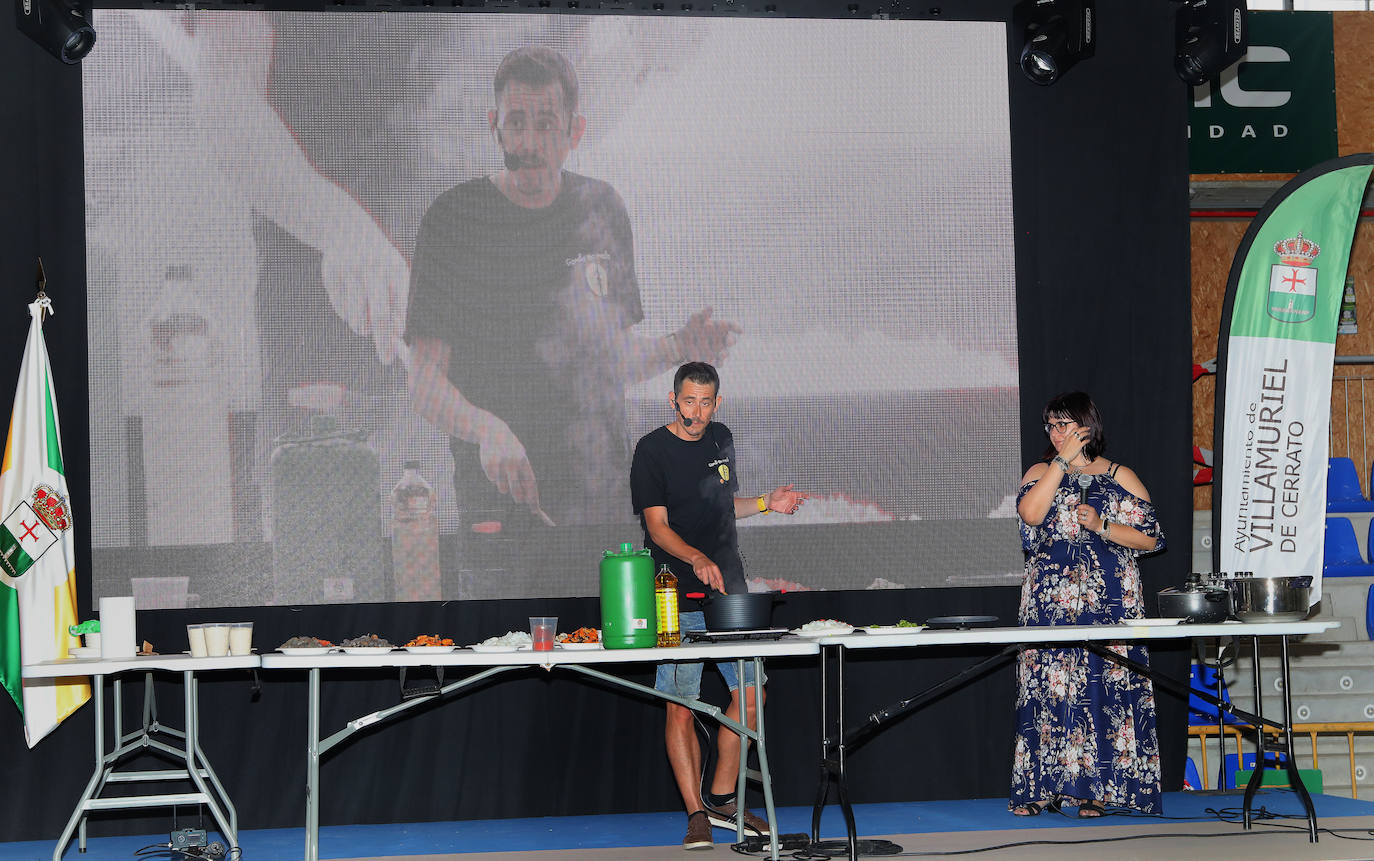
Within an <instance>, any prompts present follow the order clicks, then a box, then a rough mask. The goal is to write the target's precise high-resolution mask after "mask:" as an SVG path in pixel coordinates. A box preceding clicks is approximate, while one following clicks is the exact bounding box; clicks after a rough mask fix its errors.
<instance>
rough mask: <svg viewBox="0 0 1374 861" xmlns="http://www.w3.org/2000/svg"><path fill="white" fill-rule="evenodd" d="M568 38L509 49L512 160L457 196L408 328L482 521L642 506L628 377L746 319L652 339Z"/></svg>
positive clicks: (600, 514) (470, 507)
mask: <svg viewBox="0 0 1374 861" xmlns="http://www.w3.org/2000/svg"><path fill="white" fill-rule="evenodd" d="M577 92H578V85H577V76H576V73H575V72H574V70H573V67H572V64H571V63H570V62H569V61H568V60H567V58H565V57H563V56H562V55H561V54H559V53H558V52H556V51H553V50H551V49H549V48H543V47H526V48H520V49H517V50H515V51H512V52H511V53H510V54H508V55H507V56H506V57H505V59H503V60H502V61H501V64H500V66H499V67H498V68H497V71H496V76H495V79H494V93H495V98H496V107H495V108H494V109H493V110H492V111H491V112H490V114H489V116H488V121H489V124H490V128H491V133H492V135H493V137H494V139H495V141H496V143H497V144H498V146H499V147H500V148H501V151H502V155H503V159H504V163H505V169H504V170H501V171H499V172H497V173H495V174H492V175H491V176H486V177H481V178H478V179H474V180H470V181H468V182H465V183H463V184H461V185H459V186H457V187H455V188H453V189H450V190H449V191H448V192H446V193H444V194H443V195H441V196H440V197H439V198H438V200H436V201H435V202H434V204H433V205H432V206H431V207H430V209H429V211H428V212H427V213H426V214H425V217H424V220H423V222H422V224H421V226H420V232H419V235H418V237H417V239H416V244H415V259H414V262H413V265H412V274H411V285H410V307H409V311H408V314H407V319H406V334H405V337H406V340H407V342H408V343H409V344H410V345H411V360H412V361H411V393H412V401H413V403H414V405H415V409H416V411H417V412H419V413H420V414H421V415H422V416H424V417H425V418H426V419H428V420H429V421H430V422H431V423H433V424H434V425H435V426H436V427H438V428H439V429H440V430H442V431H443V432H445V433H446V434H448V436H449V437H450V438H451V447H452V451H453V461H454V484H455V488H456V490H457V492H458V505H459V507H460V510H461V511H462V512H463V521H464V528H465V530H469V529H474V528H475V529H476V531H479V532H496V531H498V530H500V529H501V528H502V527H503V526H505V525H511V526H529V527H540V526H552V525H554V524H557V525H560V526H561V525H579V524H593V523H612V522H616V521H620V520H623V519H624V518H626V517H627V516H628V514H629V510H630V509H629V505H628V502H629V500H628V499H627V498H626V488H625V480H624V475H625V470H626V468H627V467H628V465H629V460H630V446H629V438H628V434H627V431H626V421H625V404H624V399H625V395H624V390H625V385H626V384H627V383H631V382H637V381H639V380H643V379H647V378H648V377H650V376H652V375H654V374H657V373H661V372H662V371H664V370H666V369H667V368H669V367H672V366H673V365H674V364H676V363H678V362H680V361H682V360H683V359H684V358H713V359H718V358H720V357H723V356H724V355H725V352H726V351H727V349H728V347H729V346H730V345H731V344H732V343H733V342H734V338H735V334H736V333H737V332H738V327H736V326H735V325H734V324H731V323H726V322H720V321H715V320H713V319H711V310H710V309H709V308H707V309H704V310H702V311H700V312H698V313H696V314H694V315H692V316H691V318H689V319H688V321H687V323H686V325H684V327H683V328H682V329H680V330H679V331H677V332H675V333H673V334H671V335H668V336H665V337H661V338H642V337H637V336H634V335H632V334H631V333H630V328H631V327H632V326H634V325H635V324H636V323H638V322H639V321H640V320H641V319H643V311H642V309H641V305H640V296H639V284H638V281H637V279H636V277H635V265H634V240H633V237H632V234H631V229H630V219H629V216H628V214H627V213H626V211H625V205H624V203H623V202H622V201H621V199H620V196H619V195H618V194H617V193H616V192H615V190H614V189H613V188H611V187H610V186H609V185H608V184H606V183H604V182H601V181H600V180H596V179H591V178H589V177H585V176H579V175H577V174H574V173H571V172H568V171H565V170H563V163H564V162H565V161H566V159H567V158H568V155H569V154H570V153H571V152H572V150H573V149H575V148H576V147H577V145H578V143H579V142H580V141H581V139H582V136H583V134H584V132H585V131H586V125H587V121H586V119H585V118H584V117H582V116H580V115H579V114H578V113H577Z"/></svg>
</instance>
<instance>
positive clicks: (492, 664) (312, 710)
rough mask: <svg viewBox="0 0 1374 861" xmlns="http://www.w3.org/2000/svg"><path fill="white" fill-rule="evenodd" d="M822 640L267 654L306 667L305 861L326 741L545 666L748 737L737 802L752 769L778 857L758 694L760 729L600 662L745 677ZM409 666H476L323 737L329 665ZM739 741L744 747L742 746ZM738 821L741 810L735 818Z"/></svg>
mask: <svg viewBox="0 0 1374 861" xmlns="http://www.w3.org/2000/svg"><path fill="white" fill-rule="evenodd" d="M819 652H820V647H819V646H818V645H817V644H816V643H815V642H814V641H810V640H801V639H797V638H792V637H787V638H784V639H782V640H776V641H773V640H743V641H738V642H730V643H711V644H692V645H686V646H679V647H677V648H661V649H660V648H652V649H590V650H563V649H556V650H554V651H552V652H533V651H516V652H474V651H471V650H469V649H460V650H458V651H454V652H448V653H437V654H436V653H413V652H403V651H390V652H382V653H376V654H345V653H340V652H331V653H329V654H323V655H283V654H278V653H268V654H265V655H263V656H262V666H263V669H265V670H289V669H295V670H307V671H308V672H309V705H308V713H307V717H306V722H307V730H306V804H305V861H318V859H319V851H320V847H319V830H320V757H321V756H323V755H324V754H326V753H328V752H329V750H330V749H331V748H333V747H334V746H335V745H337V744H339V743H340V742H342V741H344V740H345V739H347V738H348V737H349V736H351V735H353V734H354V733H356V732H358V731H359V730H361V729H364V728H367V727H370V726H373V725H374V724H378V723H381V722H383V721H386V720H389V719H390V718H392V717H394V716H396V715H398V714H400V713H402V712H405V711H407V710H409V709H411V708H414V707H416V706H419V705H423V704H426V703H430V702H433V701H434V700H435V699H438V698H441V697H444V696H447V695H449V694H452V693H455V692H457V691H460V690H462V689H464V688H469V687H471V686H473V685H475V684H478V683H480V682H482V681H484V680H486V679H488V678H491V677H492V676H496V675H500V674H504V673H510V672H513V671H519V670H528V669H530V668H540V669H544V670H550V671H551V670H556V669H566V670H571V671H573V672H577V673H581V674H582V675H586V676H590V677H592V678H595V679H599V680H601V681H604V682H607V683H609V684H612V685H615V686H617V687H620V688H624V689H626V690H629V691H633V692H636V693H640V694H643V695H645V696H649V697H653V698H655V699H661V700H666V701H668V702H674V703H677V704H679V705H681V706H684V707H686V708H689V709H692V710H693V711H696V712H699V713H701V714H704V715H706V716H708V717H710V718H712V719H713V720H715V721H716V722H718V723H719V724H720V725H721V726H722V727H723V728H726V729H730V730H732V731H734V732H736V733H738V734H740V735H741V736H743V737H745V738H746V739H749V740H752V741H753V742H754V744H755V746H756V748H757V750H758V758H759V771H758V772H757V773H751V772H749V770H748V768H747V765H746V760H747V757H745V756H743V755H741V756H740V772H739V782H738V785H737V789H736V791H737V794H738V798H739V799H740V805H739V806H740V808H741V809H743V807H744V802H743V799H744V789H745V777H746V776H753V777H755V778H756V779H758V780H759V781H760V783H761V784H762V786H763V800H764V807H765V809H766V811H767V816H768V826H769V831H770V837H769V848H770V849H771V852H772V857H773V858H774V859H775V861H776V859H777V858H778V830H777V818H776V814H775V811H774V805H773V786H772V778H771V776H770V774H769V771H768V751H767V745H766V743H765V735H764V720H763V693H762V691H761V690H760V689H759V688H758V687H757V686H756V687H755V688H754V696H755V700H754V702H755V713H756V715H757V728H756V729H749V727H748V726H746V725H745V724H743V723H740V722H739V721H735V720H731V719H730V718H729V717H727V716H726V715H725V713H724V712H723V711H722V710H721V709H720V708H719V707H717V706H714V705H711V704H709V703H703V702H701V701H699V700H687V699H682V698H680V697H674V696H670V695H668V694H664V693H660V692H659V691H656V690H654V689H653V688H652V687H649V686H646V685H641V684H638V683H636V682H632V681H630V680H628V679H624V678H621V677H619V676H617V675H615V674H614V673H610V672H606V671H603V670H601V669H597V668H596V667H597V666H598V665H603V664H620V665H624V664H658V663H663V662H665V661H731V660H733V661H735V662H736V666H737V668H738V672H739V677H740V678H741V679H743V678H744V666H745V662H746V661H752V662H753V664H754V672H755V674H756V675H755V678H762V673H763V661H764V659H765V658H773V657H796V656H808V655H816V654H819ZM406 667H436V668H448V667H464V668H468V669H471V670H473V671H474V672H472V674H471V675H468V676H466V677H464V678H462V679H459V680H457V681H453V682H449V683H447V684H443V685H441V686H436V688H435V690H434V691H433V692H432V694H431V695H428V696H420V697H414V698H410V699H403V700H402V701H401V702H399V703H396V704H395V705H392V706H389V707H387V708H384V709H380V710H378V711H374V712H370V713H368V714H365V715H362V716H360V717H357V718H354V719H353V720H350V721H348V723H347V724H345V725H344V727H343V728H341V729H339V730H338V731H336V732H334V733H332V734H330V735H328V736H322V735H321V730H320V687H321V685H322V681H323V676H324V674H325V672H326V671H329V672H333V671H337V670H350V669H378V668H406ZM742 748H743V746H742ZM740 819H741V820H742V817H740ZM736 834H737V836H738V839H740V840H743V839H744V834H743V823H742V821H741V822H738V823H737V824H736Z"/></svg>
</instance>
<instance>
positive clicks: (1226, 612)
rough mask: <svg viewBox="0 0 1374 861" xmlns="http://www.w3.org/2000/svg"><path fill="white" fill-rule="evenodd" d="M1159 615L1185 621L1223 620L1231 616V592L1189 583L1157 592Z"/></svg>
mask: <svg viewBox="0 0 1374 861" xmlns="http://www.w3.org/2000/svg"><path fill="white" fill-rule="evenodd" d="M1159 615H1160V616H1163V617H1164V618H1166V619H1182V620H1183V621H1185V622H1198V623H1206V622H1225V621H1226V620H1227V619H1229V618H1230V617H1231V593H1230V592H1229V591H1228V590H1226V589H1224V588H1220V587H1217V586H1198V585H1195V584H1192V583H1189V584H1188V585H1186V586H1182V587H1178V588H1175V587H1170V588H1168V589H1165V590H1163V591H1161V592H1160V593H1159Z"/></svg>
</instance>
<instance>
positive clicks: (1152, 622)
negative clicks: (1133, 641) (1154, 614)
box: [1121, 619, 1183, 628]
mask: <svg viewBox="0 0 1374 861" xmlns="http://www.w3.org/2000/svg"><path fill="white" fill-rule="evenodd" d="M1182 621H1183V620H1182V619H1126V620H1125V621H1123V622H1122V623H1121V624H1123V625H1130V626H1132V627H1136V626H1139V625H1144V626H1145V627H1147V628H1157V627H1159V626H1161V625H1177V624H1179V623H1180V622H1182Z"/></svg>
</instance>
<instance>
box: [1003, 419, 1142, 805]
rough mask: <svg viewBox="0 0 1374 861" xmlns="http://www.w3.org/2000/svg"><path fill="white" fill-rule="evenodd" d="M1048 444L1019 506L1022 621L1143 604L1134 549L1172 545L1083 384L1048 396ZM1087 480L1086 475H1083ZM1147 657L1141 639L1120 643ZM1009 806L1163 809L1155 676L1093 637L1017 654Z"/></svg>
mask: <svg viewBox="0 0 1374 861" xmlns="http://www.w3.org/2000/svg"><path fill="white" fill-rule="evenodd" d="M1043 415H1044V420H1045V432H1046V433H1047V434H1048V435H1049V438H1050V448H1048V449H1046V451H1045V461H1044V462H1042V463H1037V464H1035V465H1034V466H1032V467H1031V468H1030V469H1029V470H1027V471H1026V475H1025V477H1024V478H1022V479H1021V490H1020V493H1019V494H1018V498H1017V504H1016V511H1017V514H1018V515H1020V518H1021V544H1022V546H1023V548H1024V549H1025V552H1026V579H1025V582H1024V583H1023V585H1022V587H1021V609H1020V614H1019V618H1020V623H1021V624H1022V625H1110V624H1115V623H1118V622H1121V621H1123V620H1125V619H1136V618H1140V617H1141V616H1143V615H1144V613H1143V609H1144V608H1143V605H1142V603H1141V591H1140V571H1139V569H1138V568H1137V566H1136V557H1137V556H1139V555H1140V554H1141V553H1150V552H1153V551H1156V550H1160V549H1163V547H1164V535H1163V533H1162V532H1161V531H1160V528H1159V522H1158V521H1157V520H1156V519H1155V511H1154V506H1152V505H1151V504H1150V495H1149V493H1148V492H1146V490H1145V487H1144V485H1142V484H1141V483H1140V479H1138V478H1137V477H1136V475H1135V473H1133V472H1132V471H1131V470H1130V469H1128V468H1126V467H1124V466H1121V465H1120V464H1118V463H1113V462H1112V461H1110V460H1107V459H1106V458H1105V457H1102V452H1103V450H1104V448H1105V447H1106V445H1105V442H1106V440H1105V436H1104V434H1103V432H1102V419H1101V416H1100V415H1099V414H1098V411H1097V407H1096V406H1095V405H1094V404H1093V402H1092V398H1090V397H1088V395H1086V394H1084V393H1083V392H1070V393H1068V394H1063V395H1059V396H1057V397H1055V398H1054V399H1053V400H1051V401H1050V402H1049V404H1047V405H1046V406H1045V409H1044V412H1043ZM1084 485H1086V487H1085V486H1084ZM1110 648H1111V649H1112V651H1114V652H1116V653H1117V654H1120V655H1124V656H1126V657H1128V658H1130V659H1132V660H1134V661H1138V662H1139V663H1142V664H1144V663H1147V662H1148V660H1149V658H1148V656H1147V654H1146V650H1145V648H1144V647H1142V646H1136V645H1123V644H1112V645H1111V646H1110ZM1017 681H1018V682H1019V687H1020V690H1019V693H1018V695H1017V698H1016V752H1015V757H1014V760H1013V764H1012V776H1011V802H1010V805H1009V806H1010V808H1011V811H1012V812H1013V813H1015V814H1016V815H1018V816H1034V815H1037V814H1039V813H1041V812H1043V811H1045V810H1047V809H1057V808H1058V807H1059V805H1060V804H1061V803H1067V804H1076V805H1078V815H1079V816H1081V817H1088V816H1101V815H1102V813H1103V810H1104V807H1105V806H1115V807H1129V808H1133V809H1135V810H1139V811H1142V812H1145V813H1158V812H1159V810H1160V806H1159V800H1160V789H1159V743H1158V741H1157V739H1156V736H1155V701H1154V691H1153V689H1152V686H1151V684H1150V681H1149V680H1148V679H1145V678H1141V677H1139V676H1137V675H1136V674H1135V673H1132V672H1130V671H1128V670H1125V669H1123V668H1121V667H1120V666H1118V665H1116V664H1113V663H1111V662H1109V661H1106V660H1104V659H1103V658H1101V657H1099V656H1097V655H1094V654H1091V653H1089V652H1088V651H1086V650H1084V649H1061V648H1037V649H1024V650H1023V651H1022V652H1021V656H1020V659H1019V662H1018V665H1017Z"/></svg>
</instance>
